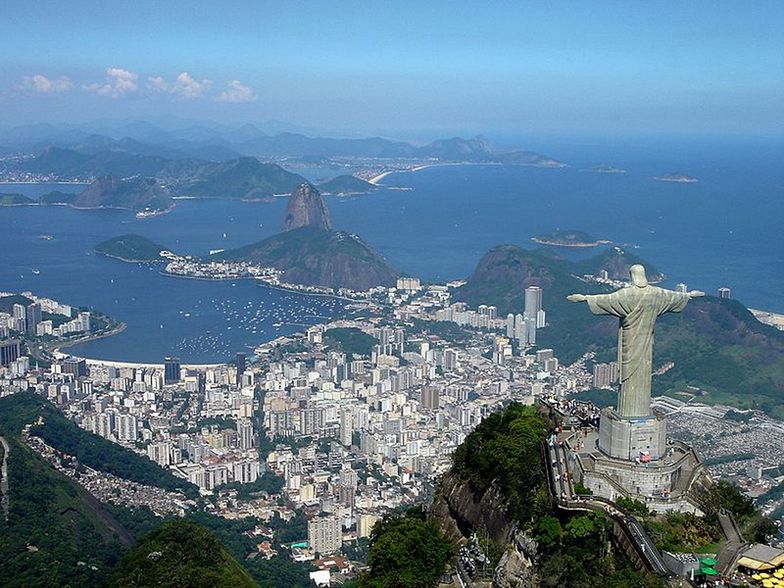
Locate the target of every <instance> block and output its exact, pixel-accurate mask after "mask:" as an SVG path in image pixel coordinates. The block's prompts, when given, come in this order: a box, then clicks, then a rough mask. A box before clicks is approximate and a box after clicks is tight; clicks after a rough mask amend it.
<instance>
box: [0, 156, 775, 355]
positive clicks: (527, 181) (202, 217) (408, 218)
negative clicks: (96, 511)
mask: <svg viewBox="0 0 784 588" xmlns="http://www.w3.org/2000/svg"><path fill="white" fill-rule="evenodd" d="M531 148H535V149H537V150H539V151H541V152H543V153H546V154H548V155H550V156H553V157H556V158H558V159H560V160H562V161H565V162H567V163H568V164H569V167H567V168H563V169H540V168H532V167H504V166H444V167H432V168H427V169H423V170H421V171H417V172H412V173H396V174H392V175H390V176H387V177H386V178H385V180H384V184H385V185H386V186H387V188H384V189H381V190H378V191H376V192H374V193H372V194H369V195H362V196H353V197H331V198H330V199H329V205H330V208H331V212H332V217H333V222H334V225H335V226H336V227H337V228H341V229H346V230H350V231H353V232H356V233H358V234H360V235H362V237H363V238H364V239H365V240H366V241H368V242H369V243H371V244H372V245H373V246H374V247H375V248H376V249H377V250H378V251H379V252H381V253H382V254H383V255H384V256H385V257H387V259H388V260H389V261H390V262H391V263H392V264H393V265H395V266H396V267H397V268H399V269H400V270H401V271H403V272H405V273H407V274H410V275H416V276H420V277H422V278H424V279H427V280H437V281H444V280H448V279H454V278H462V277H466V276H467V275H469V274H470V273H471V271H472V270H473V268H474V266H475V265H476V263H477V261H478V260H479V259H480V257H481V256H482V255H483V254H484V253H485V252H486V251H487V250H488V249H490V248H491V247H493V246H494V245H497V244H500V243H516V244H519V245H522V246H525V247H535V246H536V245H535V244H534V243H532V242H531V241H530V238H531V237H532V236H534V235H537V234H539V233H542V232H549V231H552V230H554V229H558V228H561V229H579V230H583V231H586V232H588V233H590V234H591V235H593V236H594V237H596V238H602V239H611V240H613V241H615V242H617V243H622V244H625V246H628V247H632V248H634V251H635V253H636V254H638V255H639V256H641V257H642V258H644V259H646V260H648V261H649V262H650V263H652V264H654V265H655V266H656V267H657V268H659V269H660V270H662V271H664V272H665V273H666V274H667V276H668V285H670V286H671V285H673V284H675V283H676V282H686V283H687V284H688V285H689V287H690V288H699V289H702V290H705V291H707V292H711V293H715V290H716V289H717V288H718V287H720V286H729V287H731V288H732V292H733V297H734V298H737V299H739V300H741V301H742V302H743V303H745V304H746V305H747V306H749V307H752V308H762V309H766V310H771V311H774V312H784V297H782V292H784V236H782V235H783V233H782V223H784V165H783V164H784V161H783V158H782V153H784V150H783V149H782V143H781V142H776V141H759V140H758V141H754V142H750V141H741V140H734V141H726V140H725V141H724V142H721V143H719V142H716V141H702V142H694V141H687V140H680V141H673V140H670V141H668V142H662V141H653V140H648V141H638V142H627V143H623V144H620V143H618V142H615V143H613V142H602V141H594V142H582V143H576V142H573V143H568V142H554V143H553V144H547V142H546V141H540V143H539V144H535V145H531ZM598 164H611V165H614V166H617V167H622V168H624V169H626V170H627V173H625V174H598V173H591V172H587V171H583V170H585V169H587V168H589V167H591V166H593V165H598ZM675 171H678V172H683V173H686V174H689V175H692V176H695V177H697V178H698V179H699V182H698V183H696V184H677V183H668V182H658V181H654V180H652V179H651V177H652V176H655V175H660V174H666V173H670V172H675ZM318 173H322V172H321V170H318ZM57 188H58V189H61V190H66V189H72V190H78V189H79V187H78V186H76V187H74V186H58V187H57ZM395 188H404V189H402V190H401V189H395ZM50 189H52V186H31V185H24V186H8V185H6V186H0V192H14V191H16V192H23V193H26V194H28V195H31V196H35V195H38V194H41V193H45V192H47V191H49V190H50ZM285 204H286V202H285V199H276V200H275V201H274V202H271V203H244V202H226V201H221V200H200V201H193V200H185V201H180V202H179V203H178V205H177V207H176V209H175V210H174V211H173V212H172V213H170V214H167V215H163V216H160V217H156V218H152V219H145V220H137V219H136V218H135V217H134V216H133V215H132V214H131V213H129V212H124V211H117V210H96V211H78V210H72V209H69V208H65V207H13V208H0V227H2V228H0V254H1V255H2V260H3V261H2V264H0V290H3V291H17V292H18V291H24V290H31V291H33V292H35V293H36V294H40V295H44V296H50V297H53V298H56V299H58V300H61V301H63V302H67V303H70V304H73V305H84V306H91V307H93V308H96V309H99V310H102V311H104V312H106V313H109V314H111V315H113V316H116V317H117V318H118V319H120V320H123V321H125V322H126V323H127V324H128V328H127V330H126V331H125V332H123V333H121V334H120V335H117V336H114V337H109V338H106V339H101V340H98V341H94V342H91V343H87V344H84V345H81V346H78V347H75V348H73V352H74V353H77V354H80V355H85V356H88V357H97V358H103V359H115V360H127V361H160V359H161V358H162V357H163V356H164V355H170V354H176V355H180V356H181V357H182V358H183V360H185V361H190V362H213V361H224V360H226V359H229V358H230V357H232V356H233V354H234V353H235V352H236V351H241V350H244V349H246V348H247V347H249V346H253V345H255V344H258V343H260V342H263V341H267V340H270V339H272V338H274V337H276V336H279V335H282V334H287V333H291V332H294V331H297V330H300V329H301V328H302V325H306V324H312V323H314V322H318V321H320V320H324V319H325V318H330V317H336V316H339V315H340V314H341V313H342V312H343V309H344V305H343V302H341V301H339V300H336V299H333V298H324V297H313V296H306V295H300V294H292V293H286V292H281V291H277V290H271V289H268V288H262V287H258V286H256V285H255V284H253V283H252V282H249V281H242V280H240V281H236V282H209V281H196V280H183V279H176V278H171V277H167V276H162V275H160V274H159V273H158V272H157V271H156V270H155V269H153V268H150V267H147V266H140V265H132V264H125V263H122V262H118V261H116V260H112V259H106V258H102V257H100V256H96V255H94V254H93V252H92V249H93V247H94V246H95V245H96V244H97V243H99V242H100V241H102V240H104V239H107V238H109V237H113V236H116V235H120V234H123V233H131V232H133V233H139V234H142V235H145V236H147V237H149V238H151V239H153V240H155V241H157V242H159V243H161V244H163V245H166V246H168V247H170V248H172V249H174V250H176V251H178V252H182V253H192V254H206V253H207V252H208V251H209V250H210V249H219V248H231V247H238V246H240V245H245V244H247V243H251V242H254V241H257V240H260V239H262V238H264V237H266V236H269V235H271V234H273V233H275V232H277V230H278V229H279V223H280V219H281V217H282V214H283V210H284V208H285ZM44 234H46V235H52V237H53V239H52V240H42V239H40V235H44ZM559 251H560V252H561V253H562V254H563V255H565V256H570V257H575V256H583V255H589V254H591V253H592V252H593V251H592V250H581V251H574V250H562V249H561V250H559ZM32 269H36V270H38V271H39V272H40V273H39V274H38V275H35V274H33V272H32V271H31V270H32Z"/></svg>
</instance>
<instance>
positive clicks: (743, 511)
mask: <svg viewBox="0 0 784 588" xmlns="http://www.w3.org/2000/svg"><path fill="white" fill-rule="evenodd" d="M632 503H637V504H636V505H635V504H632ZM618 504H619V506H622V507H624V508H626V509H627V510H630V511H631V512H632V513H633V514H635V515H636V516H637V517H638V518H639V519H640V521H641V522H642V524H643V525H644V526H645V528H646V529H647V530H648V532H649V533H650V535H651V538H652V539H653V541H654V542H655V543H656V545H657V547H658V548H659V549H664V550H667V551H679V552H691V551H703V552H704V551H706V550H713V551H717V550H718V548H717V546H718V545H719V544H720V543H721V542H722V541H723V540H724V535H723V533H722V531H721V526H720V525H719V519H718V514H719V512H721V511H722V510H725V511H728V512H730V513H731V514H732V515H733V517H734V518H735V521H736V522H737V523H738V526H739V527H740V529H741V532H742V533H743V535H744V537H745V538H746V539H747V540H750V541H757V542H765V541H766V540H767V539H768V537H769V536H770V535H771V534H773V533H775V532H776V526H775V525H774V524H773V522H772V521H770V520H769V519H767V518H765V517H763V516H762V515H761V514H760V513H759V512H758V511H757V510H755V508H754V503H753V501H752V500H751V499H750V498H747V497H746V496H744V495H743V494H742V493H741V492H740V490H738V488H736V487H735V486H733V485H732V484H730V483H729V482H726V481H724V480H722V481H719V482H717V483H716V484H713V485H711V487H710V488H709V489H708V491H707V493H706V494H705V495H704V496H703V497H702V506H703V509H704V510H705V516H704V517H698V516H696V515H693V514H691V513H677V512H668V513H667V514H666V515H657V514H656V513H653V512H648V510H647V508H645V505H644V504H642V503H638V502H637V501H636V500H626V499H621V500H619V501H618Z"/></svg>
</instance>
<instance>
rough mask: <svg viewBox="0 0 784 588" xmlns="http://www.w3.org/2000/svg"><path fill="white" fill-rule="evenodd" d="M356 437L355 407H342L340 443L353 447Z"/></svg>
mask: <svg viewBox="0 0 784 588" xmlns="http://www.w3.org/2000/svg"><path fill="white" fill-rule="evenodd" d="M353 439H354V409H353V407H351V406H343V407H341V409H340V443H341V444H342V445H344V446H345V447H351V443H352V441H353Z"/></svg>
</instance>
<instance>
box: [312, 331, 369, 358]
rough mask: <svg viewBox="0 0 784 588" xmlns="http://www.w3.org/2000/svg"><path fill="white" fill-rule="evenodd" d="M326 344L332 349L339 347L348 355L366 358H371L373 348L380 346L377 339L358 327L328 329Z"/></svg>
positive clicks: (325, 337) (325, 334)
mask: <svg viewBox="0 0 784 588" xmlns="http://www.w3.org/2000/svg"><path fill="white" fill-rule="evenodd" d="M324 342H325V343H326V344H327V345H330V346H332V347H337V348H338V349H339V350H340V351H342V352H343V353H346V354H348V355H350V354H354V355H362V356H365V357H370V353H371V351H372V350H373V346H374V345H377V344H378V341H377V340H376V338H375V337H373V336H372V335H368V334H367V333H365V332H364V331H363V330H362V329H357V328H356V327H338V328H335V329H328V330H327V331H326V332H325V333H324Z"/></svg>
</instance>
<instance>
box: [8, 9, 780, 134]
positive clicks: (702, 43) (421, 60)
mask: <svg viewBox="0 0 784 588" xmlns="http://www.w3.org/2000/svg"><path fill="white" fill-rule="evenodd" d="M2 13H3V14H2V19H0V124H1V125H5V126H13V125H17V124H28V123H38V122H53V123H58V122H69V123H76V122H84V121H87V120H90V119H95V118H101V117H108V118H118V119H126V118H128V119H135V118H150V117H175V116H176V117H185V118H203V119H211V120H216V121H220V122H225V123H232V124H233V123H242V122H253V121H265V120H279V121H285V122H287V123H290V124H292V125H299V126H302V127H305V128H315V129H325V130H330V131H334V132H341V133H344V134H386V135H397V136H404V135H405V134H407V133H408V134H417V133H420V134H421V133H424V134H427V133H431V134H439V133H447V132H455V133H458V132H459V133H463V132H468V133H474V132H477V133H478V132H485V133H507V134H514V133H524V132H531V133H554V134H569V133H573V134H581V133H583V134H586V133H587V134H591V133H601V134H613V133H632V134H633V133H693V134H714V133H726V134H744V135H773V136H781V135H784V34H782V30H784V2H780V1H770V2H766V1H757V2H754V3H746V2H737V1H733V2H727V1H722V0H718V1H711V2H699V1H690V2H675V1H672V2H658V1H648V2H626V1H624V2H610V1H601V2H600V1H594V2H583V1H572V2H522V1H518V2H498V1H492V0H485V1H483V2H454V1H452V2H439V1H428V2H421V1H419V2H406V1H402V0H397V1H395V2H385V3H381V2H372V1H368V0H366V1H363V2H341V1H339V0H338V1H334V2H323V1H319V2H297V1H291V0H286V1H285V2H282V1H276V2H264V1H246V2H242V1H229V0H226V1H223V2H218V1H215V0H212V1H201V0H190V1H187V2H179V1H174V0H169V1H165V2H160V1H146V0H135V1H134V2H119V1H117V2H111V1H107V0H104V1H101V2H94V1H88V0H68V1H67V2H64V1H62V0H58V1H56V2H51V1H41V0H38V1H36V2H30V1H29V0H24V1H17V0H4V2H3V10H2Z"/></svg>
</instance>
